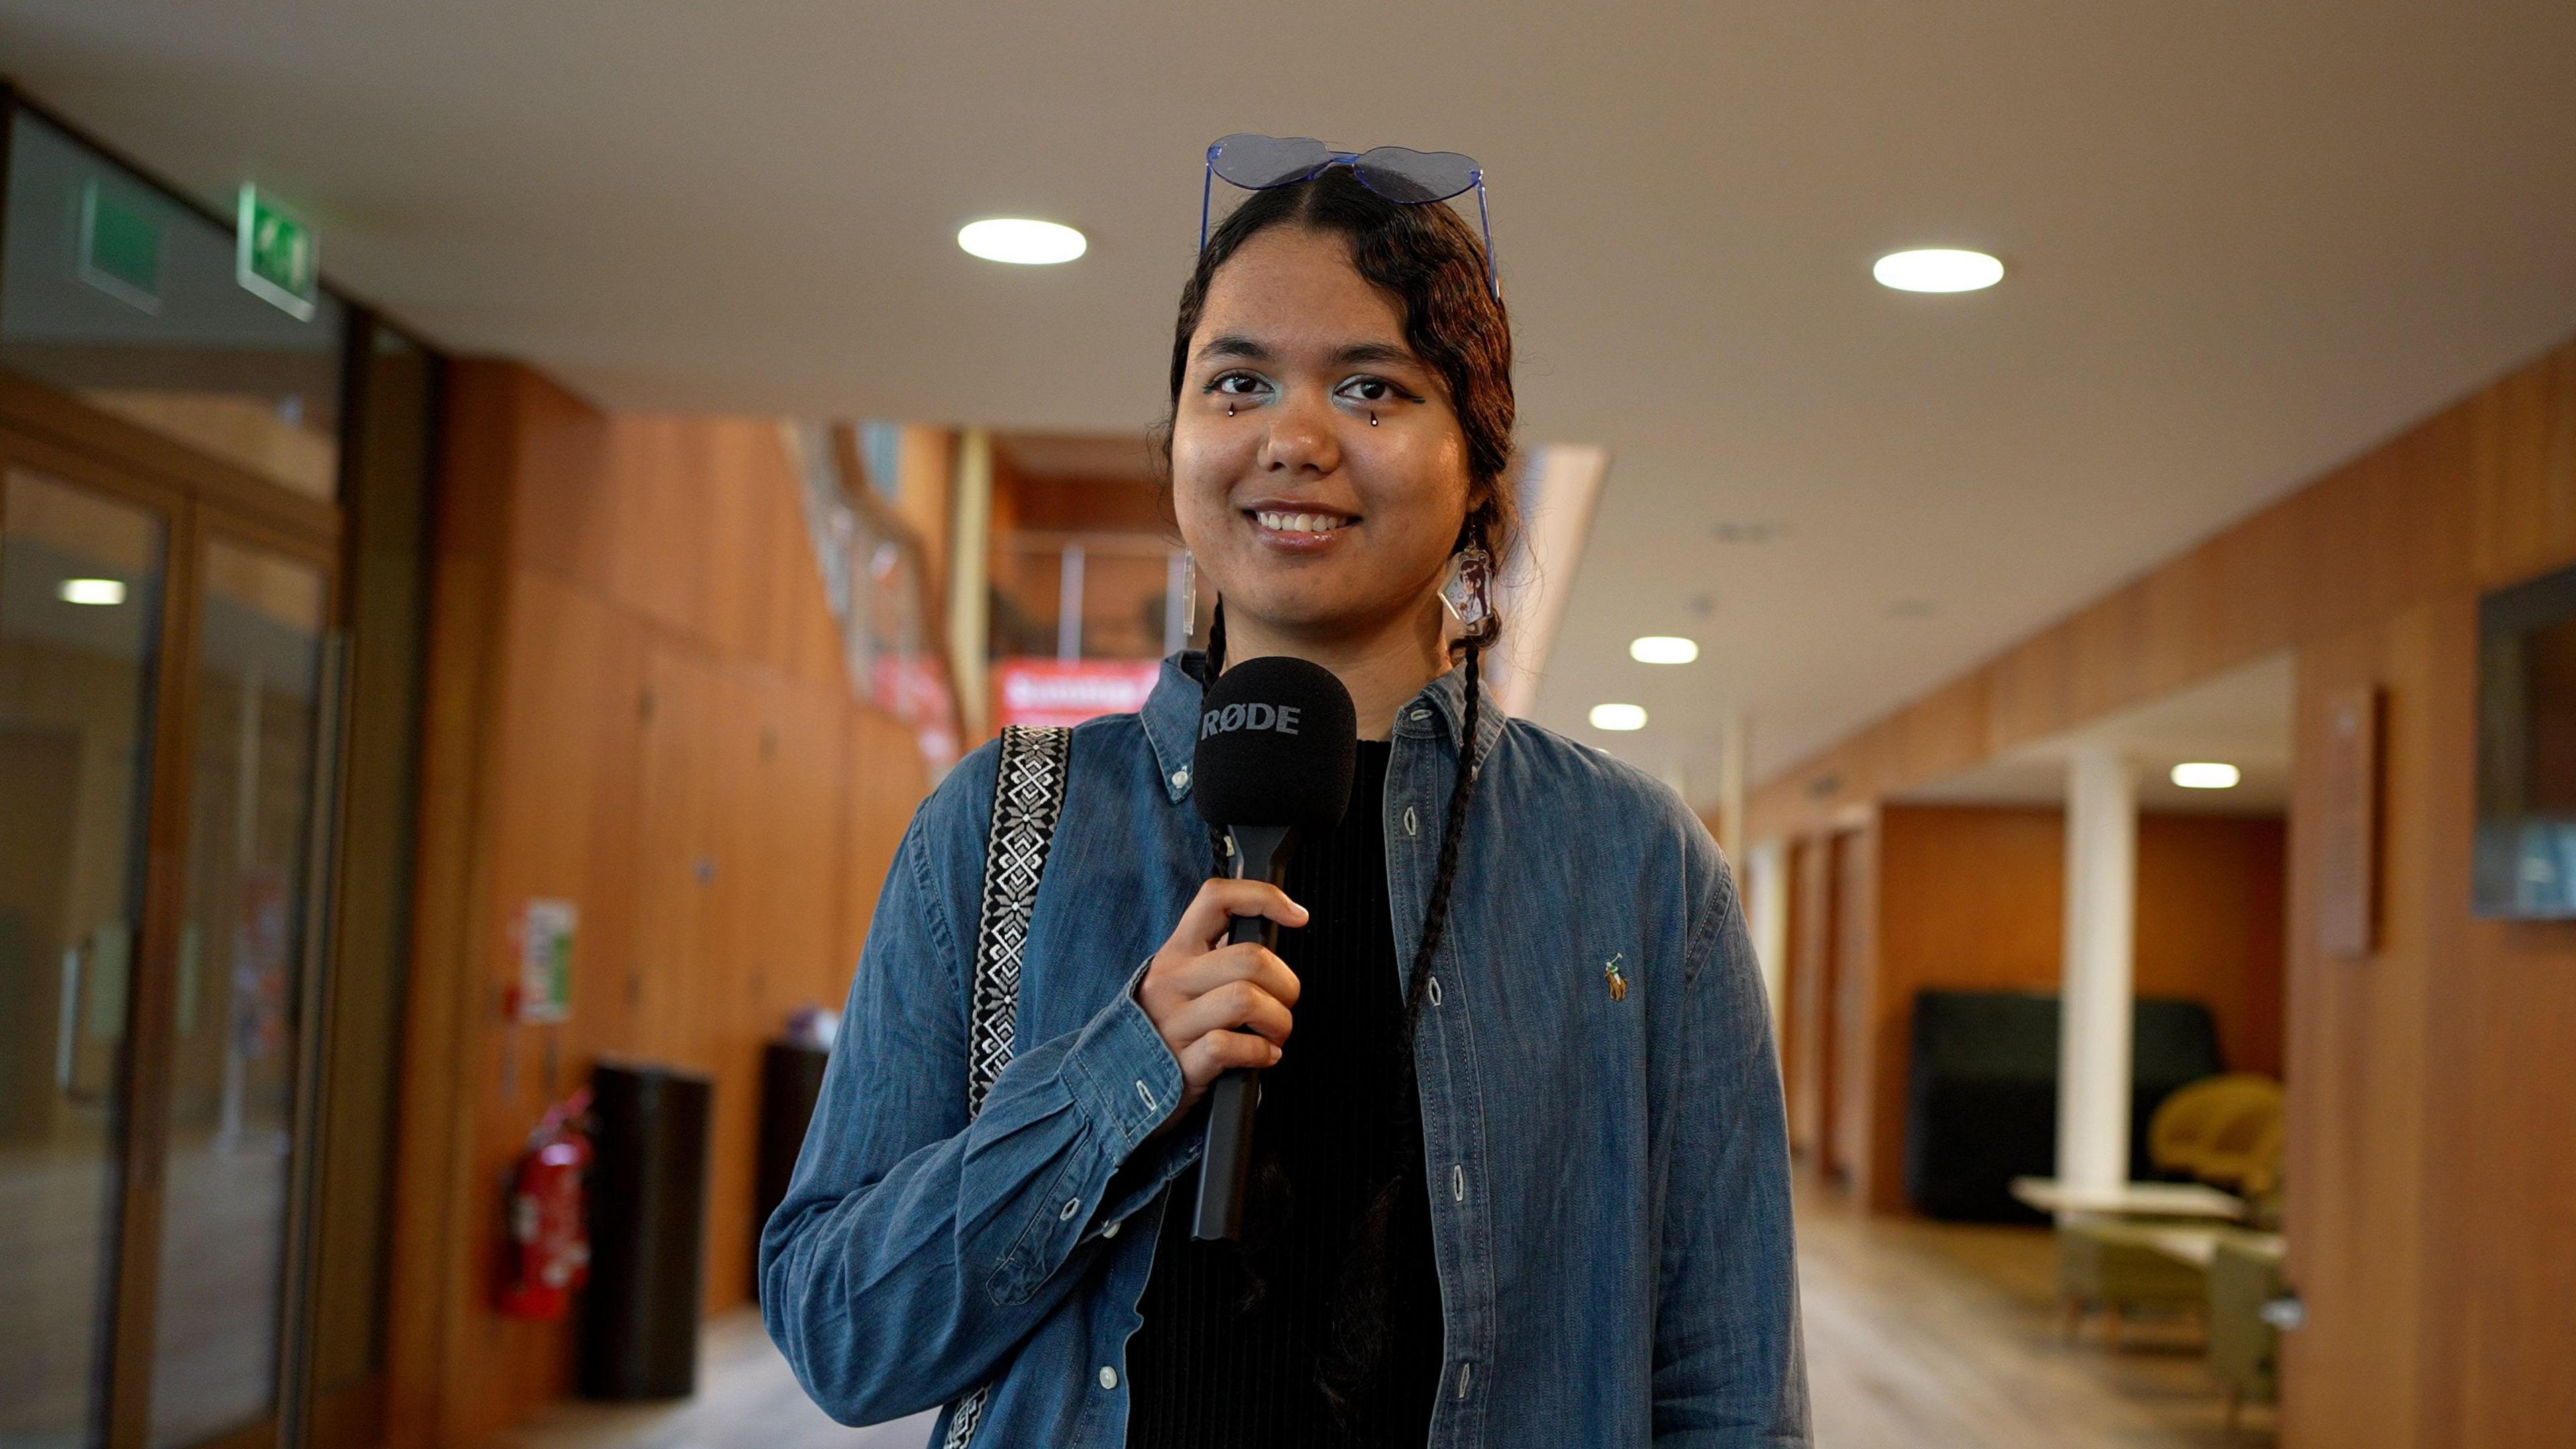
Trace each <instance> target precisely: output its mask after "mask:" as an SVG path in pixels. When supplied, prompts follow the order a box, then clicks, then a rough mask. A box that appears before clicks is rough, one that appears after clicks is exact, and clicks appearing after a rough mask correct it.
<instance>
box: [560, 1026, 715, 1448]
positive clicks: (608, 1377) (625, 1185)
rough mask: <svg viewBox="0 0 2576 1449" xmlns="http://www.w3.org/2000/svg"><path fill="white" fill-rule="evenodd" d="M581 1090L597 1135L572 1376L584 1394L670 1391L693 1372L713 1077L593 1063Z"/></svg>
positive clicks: (663, 1395) (684, 1384)
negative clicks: (587, 1095)
mask: <svg viewBox="0 0 2576 1449" xmlns="http://www.w3.org/2000/svg"><path fill="white" fill-rule="evenodd" d="M590 1089H591V1099H592V1106H591V1110H592V1112H593V1113H594V1114H596V1116H597V1118H598V1127H599V1136H598V1142H597V1147H596V1156H595V1157H594V1158H593V1160H592V1164H591V1178H590V1286H589V1288H588V1289H587V1290H585V1291H584V1292H583V1294H582V1300H581V1332H580V1335H579V1338H578V1340H577V1346H576V1348H575V1350H574V1355H573V1359H574V1363H573V1386H574V1388H575V1389H576V1390H577V1391H579V1392H580V1393H581V1394H583V1395H584V1396H586V1397H589V1398H594V1399H669V1398H679V1397H681V1396H683V1395H686V1394H688V1393H690V1392H691V1391H692V1390H694V1389H695V1388H696V1387H697V1380H698V1308H699V1302H700V1297H701V1291H700V1290H701V1285H702V1284H703V1283H704V1282H705V1280H706V1273H705V1261H704V1260H705V1257H706V1245H707V1126H708V1122H709V1119H710V1117H711V1115H712V1108H713V1106H714V1099H715V1084H714V1083H713V1082H712V1081H710V1080H709V1079H707V1078H706V1077H703V1076H700V1075H698V1074H697V1073H694V1072H684V1071H680V1070H677V1069H675V1068H671V1067H661V1066H653V1065H650V1064H646V1063H640V1062H601V1063H600V1064H599V1065H598V1066H597V1067H596V1068H594V1069H593V1070H592V1072H591V1079H590Z"/></svg>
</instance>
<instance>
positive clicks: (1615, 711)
mask: <svg viewBox="0 0 2576 1449" xmlns="http://www.w3.org/2000/svg"><path fill="white" fill-rule="evenodd" d="M1592 727H1593V728H1594V729H1596V730H1641V729H1644V728H1645V727H1646V707H1645V706H1644V705H1642V704H1596V705H1594V706H1592Z"/></svg>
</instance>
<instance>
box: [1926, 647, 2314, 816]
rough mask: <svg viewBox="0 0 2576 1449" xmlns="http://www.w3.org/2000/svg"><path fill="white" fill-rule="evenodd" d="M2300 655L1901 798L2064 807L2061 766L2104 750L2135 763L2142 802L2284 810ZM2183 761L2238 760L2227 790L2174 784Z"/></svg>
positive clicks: (2251, 667)
mask: <svg viewBox="0 0 2576 1449" xmlns="http://www.w3.org/2000/svg"><path fill="white" fill-rule="evenodd" d="M2297 689H2298V668H2297V660H2296V659H2295V657H2294V656H2292V655H2289V654H2275V655H2271V656H2269V657H2267V658H2264V659H2259V660H2256V661H2255V662H2254V663H2252V664H2248V665H2245V666H2243V667H2241V668H2237V669H2231V670H2229V671H2228V672H2227V673H2225V674H2222V675H2218V676H2217V677H2215V678H2212V679H2205V680H2203V681H2201V682H2200V683H2198V684H2195V685H2192V686H2190V687H2189V688H2187V689H2178V690H2175V691H2174V692H2172V693H2171V694H2167V695H2164V696H2162V697H2160V698H2157V699H2151V700H2148V701H2147V702H2146V703H2144V704H2140V705H2137V706H2135V707H2133V708H2130V709H2124V710H2121V711H2120V712H2119V713H2117V714H2111V715H2105V716H2104V717H2102V718H2101V719H2097V720H2095V721H2093V722H2092V723H2090V724H2088V725H2085V726H2084V727H2083V728H2081V729H2076V730H2069V731H2068V732H2066V733H2065V734H2062V735H2052V736H2050V737H2049V738H2047V739H2042V740H2033V741H2031V742H2030V743H2029V744H2026V745H2023V746H2022V747H2020V748H2019V749H2016V750H2013V751H2011V752H2010V753H2008V754H2004V755H2001V756H1998V757H1996V758H1995V759H1992V760H1989V761H1987V762H1986V763H1984V764H1982V765H1979V766H1977V767H1975V768H1973V769H1969V770H1963V771H1961V772H1960V773H1958V774H1955V775H1950V776H1946V777H1944V778H1942V779H1939V780H1935V781H1933V782H1931V783H1930V784H1927V785H1923V786H1921V787H1919V788H1916V789H1913V790H1908V791H1905V792H1904V793H1903V794H1901V795H1900V796H1898V797H1897V798H1899V799H1902V800H1907V801H1913V802H1917V803H1946V804H1960V805H2053V806H2062V805H2064V804H2065V803H2066V774H2067V762H2068V761H2069V760H2070V759H2071V758H2072V757H2073V755H2074V753H2075V751H2076V749H2077V748H2078V747H2082V746H2105V747H2108V748H2110V749H2113V750H2116V751H2118V752H2119V753H2120V754H2122V755H2123V756H2125V757H2127V758H2128V759H2129V761H2130V762H2131V763H2133V764H2135V765H2136V766H2137V767H2138V776H2137V778H2138V804H2139V805H2140V806H2141V807H2143V808H2145V809H2148V810H2172V811H2183V812H2188V813H2192V814H2208V815H2282V814H2287V813H2288V811H2289V808H2290V765H2291V751H2292V741H2291V714H2292V711H2293V709H2294V707H2295V699H2296V695H2297ZM2185 760H2215V761H2218V762H2219V763H2222V764H2229V765H2234V766H2235V767H2236V768H2237V769H2238V771H2239V772H2241V775H2242V778H2241V779H2239V780H2238V781H2237V783H2236V785H2235V787H2234V788H2232V789H2226V790H2187V789H2184V788H2183V787H2182V786H2180V785H2177V784H2175V783H2173V780H2172V778H2171V775H2172V770H2173V767H2174V766H2176V765H2179V764H2181V763H2182V762H2183V761H2185Z"/></svg>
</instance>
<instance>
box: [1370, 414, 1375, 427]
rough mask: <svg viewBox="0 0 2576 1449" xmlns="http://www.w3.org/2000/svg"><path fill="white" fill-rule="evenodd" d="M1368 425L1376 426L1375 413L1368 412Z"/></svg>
mask: <svg viewBox="0 0 2576 1449" xmlns="http://www.w3.org/2000/svg"><path fill="white" fill-rule="evenodd" d="M1369 426H1370V427H1372V428H1373V427H1376V426H1377V414H1375V413H1371V414H1369Z"/></svg>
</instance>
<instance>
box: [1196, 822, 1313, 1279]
mask: <svg viewBox="0 0 2576 1449" xmlns="http://www.w3.org/2000/svg"><path fill="white" fill-rule="evenodd" d="M1229 838H1230V839H1231V840H1232V841H1233V843H1234V873H1235V876H1236V878H1238V879H1242V878H1245V877H1249V878H1252V879H1255V880H1266V881H1268V882H1270V883H1271V884H1272V885H1277V884H1279V882H1280V879H1281V878H1282V877H1283V876H1285V875H1286V874H1287V873H1288V856H1289V852H1290V850H1291V848H1292V846H1293V841H1294V836H1293V834H1292V832H1291V831H1290V830H1289V828H1288V827H1286V826H1284V825H1239V826H1236V827H1235V828H1234V829H1233V830H1232V831H1230V832H1229ZM1246 941H1259V942H1260V943H1261V944H1262V945H1264V946H1267V947H1269V948H1270V949H1271V950H1273V951H1276V950H1278V949H1279V923H1278V922H1276V921H1273V920H1271V919H1270V918H1268V917H1267V916H1236V917H1234V918H1233V924H1232V925H1231V926H1230V927H1229V928H1228V929H1227V932H1226V942H1227V944H1228V945H1235V946H1240V945H1242V944H1243V943H1244V942H1246ZM1235 1030H1237V1031H1243V1030H1247V1028H1244V1027H1237V1028H1235ZM1260 1105H1261V1073H1259V1072H1257V1071H1254V1070H1253V1069H1252V1068H1250V1067H1231V1068H1228V1069H1227V1070H1225V1071H1223V1072H1220V1073H1219V1074H1218V1075H1217V1079H1216V1081H1215V1083H1214V1084H1213V1085H1211V1086H1210V1087H1209V1088H1208V1126H1207V1146H1206V1147H1205V1149H1204V1150H1203V1151H1202V1152H1201V1155H1200V1157H1199V1200H1198V1211H1197V1214H1196V1215H1195V1217H1194V1218H1193V1219H1192V1221H1191V1223H1190V1236H1191V1237H1193V1238H1198V1239H1201V1240H1203V1241H1212V1240H1214V1239H1218V1238H1240V1237H1242V1236H1243V1193H1244V1186H1245V1184H1246V1182H1247V1181H1249V1179H1250V1178H1251V1175H1252V1114H1253V1111H1254V1109H1256V1108H1258V1107H1259V1106H1260Z"/></svg>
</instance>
